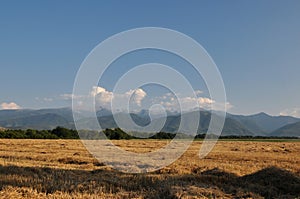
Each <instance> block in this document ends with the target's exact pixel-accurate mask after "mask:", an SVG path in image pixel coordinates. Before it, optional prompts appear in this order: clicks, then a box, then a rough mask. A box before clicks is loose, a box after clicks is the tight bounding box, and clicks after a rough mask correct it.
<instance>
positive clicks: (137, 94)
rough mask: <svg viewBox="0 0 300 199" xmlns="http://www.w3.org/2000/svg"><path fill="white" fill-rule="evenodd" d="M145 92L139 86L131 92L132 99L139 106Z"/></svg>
mask: <svg viewBox="0 0 300 199" xmlns="http://www.w3.org/2000/svg"><path fill="white" fill-rule="evenodd" d="M146 95H147V93H146V92H145V91H144V90H143V89H141V88H139V89H136V90H135V91H134V93H133V101H134V102H135V103H136V104H137V105H138V106H141V105H142V100H143V99H144V98H145V97H146Z"/></svg>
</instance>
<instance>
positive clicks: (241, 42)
mask: <svg viewBox="0 0 300 199" xmlns="http://www.w3.org/2000/svg"><path fill="white" fill-rule="evenodd" d="M299 10H300V1H297V0H295V1H293V0H289V1H273V0H272V1H271V0H270V1H188V2H184V1H164V2H162V1H147V2H146V1H144V2H142V1H127V2H124V1H106V2H102V1H1V6H0V30H1V31H0V56H1V57H0V67H1V80H0V83H1V84H0V91H1V92H0V104H3V103H7V104H9V103H11V102H13V103H16V104H18V105H19V106H20V107H23V108H44V107H62V106H70V101H69V100H64V99H63V97H62V95H64V94H70V93H72V89H73V82H74V78H75V76H76V73H77V70H78V69H79V67H80V64H81V63H82V61H83V60H84V58H85V57H86V56H87V54H88V53H89V52H90V51H91V50H92V49H93V48H94V47H95V46H96V45H97V44H99V43H100V42H101V41H103V40H105V39H106V38H108V37H109V36H111V35H113V34H116V33H119V32H121V31H125V30H128V29H132V28H138V27H147V26H154V27H164V28H170V29H174V30H177V31H180V32H182V33H184V34H186V35H188V36H190V37H192V38H193V39H195V40H196V41H197V42H199V43H200V44H201V45H202V46H203V47H204V48H205V49H206V50H207V51H208V53H209V54H210V55H211V57H212V58H213V59H214V61H215V63H216V64H217V66H218V67H219V70H220V72H221V74H222V77H223V80H224V83H225V88H226V92H227V99H228V102H230V104H231V105H232V108H231V109H230V110H229V112H232V113H241V114H252V113H256V112H261V111H264V112H267V113H269V114H273V115H279V114H280V113H284V114H290V115H295V116H300V114H299V113H300V111H299V110H300V92H299V86H300V78H299V74H300V20H299V19H300V12H299ZM154 54H155V53H154ZM154 54H153V55H151V56H150V57H151V58H154V61H163V60H165V61H166V62H168V63H170V64H172V63H173V64H176V63H177V64H180V61H178V62H175V61H174V60H175V59H174V60H173V59H172V58H171V57H170V56H168V55H166V56H164V58H162V57H163V56H155V55H154ZM138 57H139V58H137V59H138V62H139V63H140V62H145V63H147V62H149V61H152V60H150V59H149V56H147V57H146V58H145V59H142V58H141V57H143V56H138ZM129 60H131V61H132V60H134V59H129ZM132 62H133V63H134V61H132ZM125 63H127V64H128V63H129V62H128V61H127V62H126V61H125V62H124V63H123V65H124V64H125ZM121 65H122V63H121V64H120V65H119V67H121ZM119 67H118V65H116V66H115V67H112V69H111V71H110V74H116V76H117V75H118V74H120V71H121V70H120V68H119ZM180 70H182V73H185V74H186V75H187V77H188V78H189V79H190V81H191V82H193V84H194V85H195V87H196V88H197V89H199V90H204V94H203V95H205V97H207V96H206V95H207V93H206V92H205V86H204V87H203V85H202V83H199V82H201V80H199V79H197V78H198V77H196V76H193V73H192V72H191V71H190V70H189V69H186V70H185V67H184V65H182V66H181V68H180ZM110 79H111V78H109V75H108V77H107V78H106V81H104V83H103V84H104V85H101V86H103V87H105V88H106V89H107V90H109V91H111V89H112V87H113V81H114V80H110ZM202 87H203V88H202Z"/></svg>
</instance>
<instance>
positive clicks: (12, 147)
mask: <svg viewBox="0 0 300 199" xmlns="http://www.w3.org/2000/svg"><path fill="white" fill-rule="evenodd" d="M112 142H113V143H114V144H115V145H117V146H119V147H121V148H124V149H125V150H128V151H133V152H137V153H144V152H149V151H153V150H156V149H158V148H160V147H162V146H164V145H166V144H168V142H169V141H168V140H118V141H117V140H116V141H112ZM201 144H202V141H194V142H193V144H192V145H191V146H190V148H189V149H188V150H187V151H186V152H185V153H184V155H183V156H181V158H179V159H178V160H177V161H175V162H174V163H172V164H171V165H169V166H167V167H165V168H163V169H160V170H158V171H155V172H151V173H143V174H128V173H121V172H118V171H116V170H113V169H112V168H110V167H108V166H106V165H105V164H103V163H102V162H98V161H97V160H96V159H95V158H94V157H93V156H92V155H91V154H90V153H89V152H88V151H87V150H86V149H85V147H84V146H83V144H82V142H81V141H80V140H12V139H2V140H0V198H300V166H299V165H300V142H293V141H285V142H274V141H272V142H269V141H255V140H253V141H234V140H228V141H219V142H218V143H217V145H216V146H215V148H214V149H213V151H211V152H210V153H209V155H208V156H206V157H205V158H204V159H200V158H199V155H198V153H199V149H200V147H201Z"/></svg>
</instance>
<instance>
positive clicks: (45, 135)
mask: <svg viewBox="0 0 300 199" xmlns="http://www.w3.org/2000/svg"><path fill="white" fill-rule="evenodd" d="M135 135H136V136H135ZM137 135H142V136H137ZM175 136H177V137H176V138H183V139H184V138H193V137H191V136H189V135H187V134H182V133H177V134H175V133H166V132H158V133H155V134H154V133H152V134H149V133H140V132H129V133H127V132H125V131H123V130H122V129H120V128H113V129H105V130H103V131H102V132H101V133H100V132H97V131H88V130H82V131H77V130H74V129H67V128H64V127H56V128H55V129H52V130H35V129H27V130H21V129H19V130H13V129H7V130H4V131H0V139H1V138H10V139H80V138H81V139H91V140H92V139H104V138H107V139H110V140H124V139H126V140H129V139H173V138H174V137H175ZM141 137H144V138H141ZM205 137H206V134H198V135H196V136H195V139H204V138H205ZM207 137H208V138H212V139H214V138H218V137H217V136H216V135H213V134H210V135H207ZM219 139H299V138H297V137H268V136H237V135H229V136H220V137H219Z"/></svg>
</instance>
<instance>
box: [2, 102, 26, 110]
mask: <svg viewBox="0 0 300 199" xmlns="http://www.w3.org/2000/svg"><path fill="white" fill-rule="evenodd" d="M0 108H1V109H3V110H16V109H21V106H19V105H18V104H16V103H15V102H9V103H6V102H4V103H2V104H1V105H0Z"/></svg>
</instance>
